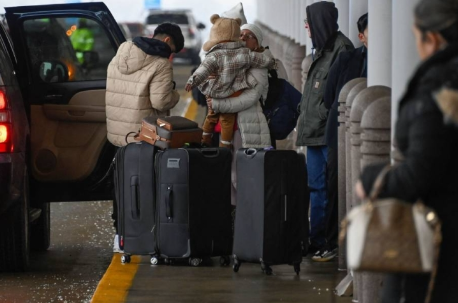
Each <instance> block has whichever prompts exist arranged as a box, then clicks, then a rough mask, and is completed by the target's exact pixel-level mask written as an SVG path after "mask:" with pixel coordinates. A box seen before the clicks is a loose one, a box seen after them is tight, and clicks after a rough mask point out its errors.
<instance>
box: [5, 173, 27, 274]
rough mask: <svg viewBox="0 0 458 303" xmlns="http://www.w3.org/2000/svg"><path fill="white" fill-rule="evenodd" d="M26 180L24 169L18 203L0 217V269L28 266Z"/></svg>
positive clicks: (24, 267) (20, 268) (6, 269)
mask: <svg viewBox="0 0 458 303" xmlns="http://www.w3.org/2000/svg"><path fill="white" fill-rule="evenodd" d="M28 180H29V177H28V174H27V170H26V171H25V173H24V181H23V193H22V197H21V198H20V200H19V203H16V204H15V205H13V207H11V208H10V210H9V211H7V212H6V213H5V214H3V215H2V217H1V218H0V271H25V270H26V269H27V267H28V266H29V254H30V247H29V210H28V208H29V181H28Z"/></svg>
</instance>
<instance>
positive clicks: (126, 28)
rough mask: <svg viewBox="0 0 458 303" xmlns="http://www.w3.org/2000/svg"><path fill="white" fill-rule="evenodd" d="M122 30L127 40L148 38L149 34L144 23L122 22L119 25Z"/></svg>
mask: <svg viewBox="0 0 458 303" xmlns="http://www.w3.org/2000/svg"><path fill="white" fill-rule="evenodd" d="M118 25H119V28H121V31H122V33H123V34H124V37H126V40H132V39H133V38H135V37H143V36H148V32H147V31H146V29H145V26H144V25H143V23H140V22H121V23H118Z"/></svg>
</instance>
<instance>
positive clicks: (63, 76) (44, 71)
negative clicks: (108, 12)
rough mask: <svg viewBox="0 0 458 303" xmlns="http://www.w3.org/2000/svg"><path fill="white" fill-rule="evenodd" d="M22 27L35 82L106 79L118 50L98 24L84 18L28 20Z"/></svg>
mask: <svg viewBox="0 0 458 303" xmlns="http://www.w3.org/2000/svg"><path fill="white" fill-rule="evenodd" d="M23 28H24V32H25V39H26V44H27V50H28V52H29V56H28V57H29V58H30V68H31V71H30V72H31V73H32V81H34V82H66V81H86V80H100V79H106V75H107V67H108V63H109V62H110V60H111V59H112V58H113V57H114V55H115V49H114V47H113V46H112V45H111V43H110V40H109V38H108V37H107V35H106V33H105V31H104V29H103V27H102V25H100V24H99V23H98V22H97V21H94V20H91V19H88V18H81V17H78V18H75V17H67V18H62V17H60V18H44V19H29V20H26V21H24V23H23Z"/></svg>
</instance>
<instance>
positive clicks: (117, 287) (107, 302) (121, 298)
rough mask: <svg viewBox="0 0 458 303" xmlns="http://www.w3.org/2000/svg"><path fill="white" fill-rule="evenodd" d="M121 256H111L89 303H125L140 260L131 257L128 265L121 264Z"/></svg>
mask: <svg viewBox="0 0 458 303" xmlns="http://www.w3.org/2000/svg"><path fill="white" fill-rule="evenodd" d="M121 255H122V254H115V255H114V256H113V259H112V260H111V264H110V266H109V267H108V269H107V271H106V273H105V274H104V275H103V278H102V280H100V282H99V285H97V289H96V290H95V293H94V296H93V297H92V300H91V303H122V302H125V299H126V297H127V294H128V292H129V288H130V286H131V285H132V281H133V279H134V277H135V273H136V272H137V269H138V264H139V263H140V260H141V258H140V256H131V260H130V263H126V264H122V263H121Z"/></svg>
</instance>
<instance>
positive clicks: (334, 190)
mask: <svg viewBox="0 0 458 303" xmlns="http://www.w3.org/2000/svg"><path fill="white" fill-rule="evenodd" d="M337 159H338V155H337V149H336V148H331V147H329V146H328V163H327V169H326V179H327V180H326V181H327V183H328V184H327V188H328V204H327V205H326V219H325V222H326V226H325V238H326V246H327V248H328V249H334V248H336V247H337V245H338V242H337V241H338V230H339V212H338V210H339V195H338V177H337V171H338V166H337Z"/></svg>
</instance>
